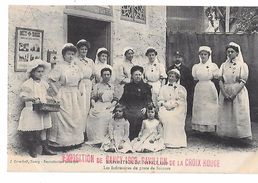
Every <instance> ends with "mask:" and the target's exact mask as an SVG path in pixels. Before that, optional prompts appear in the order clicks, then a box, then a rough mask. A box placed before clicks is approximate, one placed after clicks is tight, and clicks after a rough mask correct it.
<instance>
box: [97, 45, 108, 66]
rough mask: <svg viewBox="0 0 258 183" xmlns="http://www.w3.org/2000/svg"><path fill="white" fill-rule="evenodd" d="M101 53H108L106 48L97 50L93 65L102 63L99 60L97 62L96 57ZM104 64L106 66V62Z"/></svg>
mask: <svg viewBox="0 0 258 183" xmlns="http://www.w3.org/2000/svg"><path fill="white" fill-rule="evenodd" d="M101 51H108V50H107V48H99V49H98V51H97V53H96V57H95V64H99V63H102V62H101V61H100V60H99V57H98V54H99V53H100V52H101ZM104 64H107V61H106V62H105V63H104Z"/></svg>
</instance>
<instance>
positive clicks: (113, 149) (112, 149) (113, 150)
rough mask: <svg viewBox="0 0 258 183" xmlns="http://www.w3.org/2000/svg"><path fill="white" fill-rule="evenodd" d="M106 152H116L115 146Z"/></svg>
mask: <svg viewBox="0 0 258 183" xmlns="http://www.w3.org/2000/svg"><path fill="white" fill-rule="evenodd" d="M106 152H116V150H115V148H109V149H108V150H106Z"/></svg>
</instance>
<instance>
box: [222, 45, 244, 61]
mask: <svg viewBox="0 0 258 183" xmlns="http://www.w3.org/2000/svg"><path fill="white" fill-rule="evenodd" d="M228 45H229V46H235V47H237V48H238V50H239V53H238V55H237V57H236V62H237V63H239V64H243V63H245V62H244V58H243V55H242V51H241V48H240V46H239V45H238V44H236V43H234V42H230V43H229V44H228ZM226 62H230V59H229V58H228V57H227V60H226Z"/></svg>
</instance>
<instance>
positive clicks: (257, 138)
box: [15, 119, 258, 156]
mask: <svg viewBox="0 0 258 183" xmlns="http://www.w3.org/2000/svg"><path fill="white" fill-rule="evenodd" d="M187 121H188V122H187V125H186V126H187V128H188V130H187V141H188V147H187V148H180V149H165V150H163V151H161V152H157V153H155V154H170V153H171V154H175V155H176V154H182V155H188V154H195V153H202V152H205V153H208V154H211V153H212V154H214V153H215V154H216V153H225V152H255V151H258V123H257V122H256V123H252V132H253V143H252V144H251V145H246V144H243V143H239V142H238V141H232V140H226V139H222V138H219V137H217V136H214V135H205V134H196V133H194V132H193V131H191V130H189V125H188V124H189V119H188V120H187ZM61 153H62V152H59V153H58V154H59V155H60V154H61ZM69 153H97V154H104V153H105V152H101V151H100V150H99V149H98V148H96V147H91V146H88V145H86V144H83V145H82V147H80V148H78V149H75V150H71V151H69ZM15 154H17V155H18V154H19V155H21V156H28V155H27V153H26V152H24V151H23V150H15ZM149 154H154V153H149ZM57 156H58V155H57Z"/></svg>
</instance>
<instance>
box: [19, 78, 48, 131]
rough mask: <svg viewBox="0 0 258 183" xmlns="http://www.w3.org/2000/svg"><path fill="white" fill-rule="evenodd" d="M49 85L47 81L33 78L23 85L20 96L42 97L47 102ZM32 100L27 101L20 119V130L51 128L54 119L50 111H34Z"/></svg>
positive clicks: (41, 99)
mask: <svg viewBox="0 0 258 183" xmlns="http://www.w3.org/2000/svg"><path fill="white" fill-rule="evenodd" d="M48 87H49V85H48V83H47V82H46V81H44V80H41V81H40V82H36V81H34V80H33V79H32V78H30V79H28V80H26V81H25V82H24V83H23V84H22V86H21V93H20V97H21V98H23V97H30V98H32V97H35V98H40V101H41V102H43V103H46V102H47V100H46V96H47V89H48ZM32 104H33V103H32V102H30V101H28V102H25V107H24V108H23V109H22V112H21V116H20V120H19V126H18V130H19V131H39V130H43V129H48V128H51V126H52V121H51V118H50V114H49V113H45V112H38V111H33V107H32Z"/></svg>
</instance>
